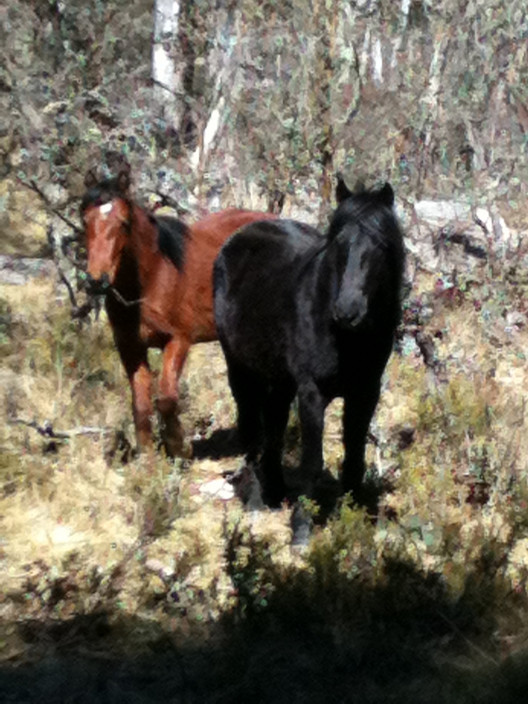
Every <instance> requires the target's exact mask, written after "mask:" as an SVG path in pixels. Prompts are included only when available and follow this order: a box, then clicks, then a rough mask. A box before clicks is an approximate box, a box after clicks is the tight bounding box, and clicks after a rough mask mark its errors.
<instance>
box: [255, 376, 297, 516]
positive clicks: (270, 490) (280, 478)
mask: <svg viewBox="0 0 528 704" xmlns="http://www.w3.org/2000/svg"><path fill="white" fill-rule="evenodd" d="M294 395H295V389H294V388H292V387H288V385H286V386H285V387H284V386H280V387H278V386H276V387H274V388H273V389H272V390H271V391H270V392H269V393H268V395H267V398H266V401H265V403H264V412H263V416H264V437H265V441H264V452H263V455H262V459H261V462H260V471H261V475H262V493H263V496H262V498H263V500H264V503H266V504H267V505H268V506H270V507H272V508H275V507H279V506H280V505H281V502H282V500H283V499H284V498H285V496H286V484H285V483H284V475H283V470H282V450H283V445H284V433H285V431H286V425H287V423H288V416H289V412H290V405H291V402H292V401H293V397H294Z"/></svg>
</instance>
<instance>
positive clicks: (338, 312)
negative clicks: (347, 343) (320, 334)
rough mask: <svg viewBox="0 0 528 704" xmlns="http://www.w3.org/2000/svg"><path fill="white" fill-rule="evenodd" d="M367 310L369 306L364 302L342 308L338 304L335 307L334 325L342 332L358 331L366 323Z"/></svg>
mask: <svg viewBox="0 0 528 704" xmlns="http://www.w3.org/2000/svg"><path fill="white" fill-rule="evenodd" d="M367 309H368V307H367V304H366V302H363V301H360V302H358V303H354V304H348V305H347V306H342V305H340V304H339V302H338V303H336V305H335V307H334V314H333V320H334V323H335V324H336V325H337V327H338V328H340V329H341V330H357V329H358V328H359V327H362V326H363V325H364V323H365V320H366V317H367Z"/></svg>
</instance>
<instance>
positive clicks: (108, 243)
mask: <svg viewBox="0 0 528 704" xmlns="http://www.w3.org/2000/svg"><path fill="white" fill-rule="evenodd" d="M84 183H85V186H86V193H85V194H84V197H83V199H82V203H81V215H82V219H83V223H84V231H85V236H86V250H87V257H88V264H87V273H88V277H89V281H90V283H91V285H92V287H93V288H99V289H104V288H105V287H107V286H108V285H112V284H114V283H115V278H116V273H117V270H118V268H119V263H120V260H121V255H122V253H123V250H124V249H125V247H126V246H127V243H128V240H129V236H130V235H129V233H130V209H131V206H130V201H129V197H128V190H129V186H130V168H129V167H122V168H121V170H120V171H119V173H118V175H117V177H115V178H111V179H107V180H105V181H99V182H98V181H97V178H96V177H95V175H94V173H93V172H92V171H89V172H88V174H87V175H86V178H85V181H84Z"/></svg>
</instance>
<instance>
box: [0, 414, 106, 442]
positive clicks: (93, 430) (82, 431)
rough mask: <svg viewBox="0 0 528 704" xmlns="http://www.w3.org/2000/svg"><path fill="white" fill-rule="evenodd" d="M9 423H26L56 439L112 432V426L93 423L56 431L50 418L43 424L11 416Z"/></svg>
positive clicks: (47, 436) (43, 434) (38, 431)
mask: <svg viewBox="0 0 528 704" xmlns="http://www.w3.org/2000/svg"><path fill="white" fill-rule="evenodd" d="M8 423H11V424H13V425H26V426H27V427H28V428H33V429H34V430H36V431H37V433H38V434H39V435H42V436H43V437H45V438H52V439H54V440H67V439H68V438H72V437H75V436H77V435H104V434H106V433H111V432H112V428H98V427H96V426H91V425H81V426H79V427H77V428H71V429H70V430H64V431H55V430H54V429H53V425H52V424H51V421H49V420H45V421H44V422H43V423H42V424H41V425H39V423H37V421H36V420H24V419H23V418H11V419H10V420H9V421H8Z"/></svg>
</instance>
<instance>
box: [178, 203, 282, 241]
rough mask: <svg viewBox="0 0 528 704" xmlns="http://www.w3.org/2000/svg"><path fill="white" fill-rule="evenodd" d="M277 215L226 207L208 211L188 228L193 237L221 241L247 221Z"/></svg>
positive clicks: (250, 221) (270, 217)
mask: <svg viewBox="0 0 528 704" xmlns="http://www.w3.org/2000/svg"><path fill="white" fill-rule="evenodd" d="M276 217H277V216H276V215H274V214H273V213H259V212H257V211H254V210H239V209H237V208H228V209H227V210H221V211H219V212H216V213H210V214H209V215H206V216H205V217H204V218H202V219H201V220H199V221H198V222H195V223H194V224H193V225H191V227H190V230H191V233H192V235H193V236H194V237H195V238H198V239H202V238H204V237H205V238H210V237H213V238H214V239H215V240H217V241H220V242H223V241H225V240H226V239H227V238H228V237H229V236H230V235H232V234H233V232H236V231H237V230H239V229H240V228H241V227H243V226H244V225H247V224H248V223H253V222H257V221H260V220H268V219H270V220H272V219H275V218H276Z"/></svg>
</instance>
